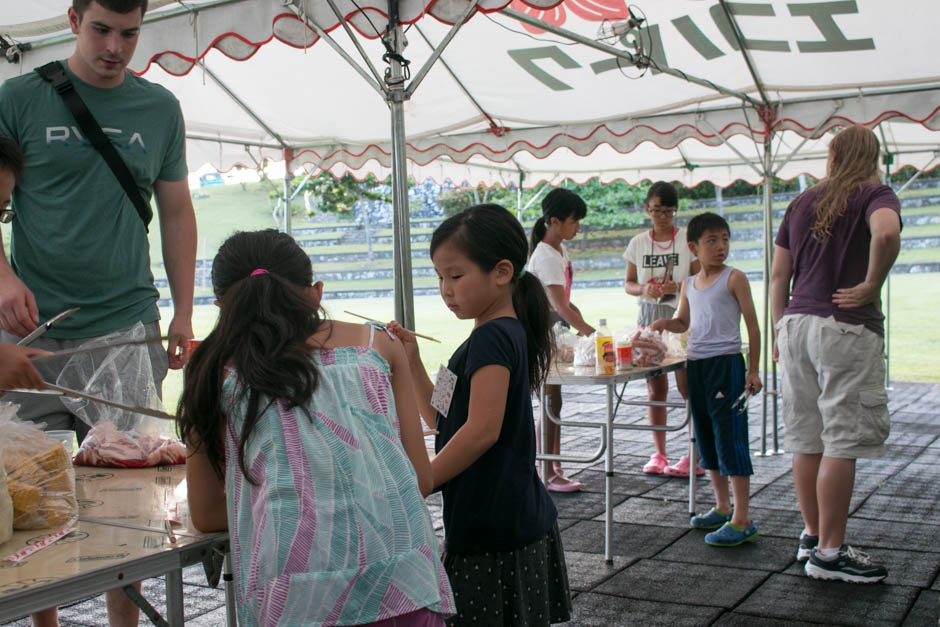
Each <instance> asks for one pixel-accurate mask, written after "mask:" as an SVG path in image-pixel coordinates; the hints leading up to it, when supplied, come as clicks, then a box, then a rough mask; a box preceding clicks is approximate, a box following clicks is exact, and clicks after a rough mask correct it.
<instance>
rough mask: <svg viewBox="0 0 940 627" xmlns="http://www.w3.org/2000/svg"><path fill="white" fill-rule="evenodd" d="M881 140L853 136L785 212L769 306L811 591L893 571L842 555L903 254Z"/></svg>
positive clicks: (873, 421) (876, 420)
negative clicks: (887, 288)
mask: <svg viewBox="0 0 940 627" xmlns="http://www.w3.org/2000/svg"><path fill="white" fill-rule="evenodd" d="M879 155H880V149H879V145H878V139H877V138H876V137H875V135H874V133H872V132H871V131H870V130H869V129H867V128H865V127H864V126H850V127H848V128H846V129H844V130H843V131H841V132H840V133H839V134H838V135H836V136H835V138H833V140H832V142H831V143H830V144H829V161H828V164H827V174H826V178H825V179H823V180H822V181H820V182H819V184H818V185H816V186H814V187H812V188H810V189H808V190H806V191H805V192H804V193H803V194H801V195H800V196H798V197H797V198H796V199H794V201H793V202H792V203H790V206H789V207H788V208H787V211H786V214H785V215H784V217H783V221H782V222H781V224H780V229H779V230H778V232H777V239H776V245H775V247H774V260H773V268H772V271H771V278H770V302H771V310H772V312H773V319H774V326H775V329H776V342H775V345H774V358H775V359H777V358H778V357H779V360H780V365H781V372H782V375H783V376H782V379H783V381H782V386H783V420H784V424H785V425H786V447H787V449H788V450H790V451H792V452H793V483H794V484H795V486H796V496H797V500H798V501H799V504H800V511H801V513H802V515H803V522H804V524H805V528H804V530H803V533H801V534H800V540H799V547H798V549H797V559H798V560H799V561H803V562H806V566H805V570H806V574H807V575H809V576H810V577H813V578H816V579H839V580H842V581H851V582H859V583H870V582H876V581H881V580H882V579H884V578H885V577H886V576H887V574H888V571H887V569H886V568H885V567H884V566H883V565H881V564H876V563H873V562H872V560H871V558H870V557H869V556H868V555H867V554H865V553H862V552H861V551H858V550H857V549H855V548H853V547H851V546H849V545H848V544H846V543H845V526H846V521H847V519H848V514H849V502H850V501H851V498H852V489H853V486H854V483H855V460H856V459H857V458H859V457H862V458H865V457H880V456H881V455H883V454H884V442H885V439H887V437H888V430H889V427H890V425H889V417H888V407H887V401H888V397H887V393H886V392H885V364H884V315H883V314H882V313H881V286H882V284H883V283H884V281H885V279H886V278H887V276H888V272H889V271H890V270H891V266H892V265H893V264H894V260H895V259H896V258H897V254H898V250H899V248H900V232H901V215H900V214H901V209H900V202H899V201H898V197H897V196H896V195H895V193H894V192H893V191H892V190H891V188H890V187H888V186H887V185H882V184H881V183H880V181H879V172H878V157H879Z"/></svg>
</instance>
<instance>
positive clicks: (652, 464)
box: [643, 453, 669, 475]
mask: <svg viewBox="0 0 940 627" xmlns="http://www.w3.org/2000/svg"><path fill="white" fill-rule="evenodd" d="M668 465H669V460H668V459H666V458H665V457H664V456H663V455H660V454H659V453H653V454H652V455H650V460H649V461H648V462H646V465H645V466H643V472H645V473H646V474H648V475H661V474H663V470H664V469H665V468H666V466H668Z"/></svg>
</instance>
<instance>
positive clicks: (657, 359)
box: [633, 327, 666, 368]
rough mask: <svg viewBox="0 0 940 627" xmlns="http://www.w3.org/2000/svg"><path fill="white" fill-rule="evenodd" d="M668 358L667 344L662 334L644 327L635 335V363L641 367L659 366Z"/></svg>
mask: <svg viewBox="0 0 940 627" xmlns="http://www.w3.org/2000/svg"><path fill="white" fill-rule="evenodd" d="M664 359H666V344H665V342H663V338H662V336H661V335H660V334H659V333H657V332H656V331H653V330H652V329H649V328H647V327H644V328H642V329H640V330H639V331H637V332H636V334H635V335H634V336H633V365H634V366H637V367H640V368H648V367H650V366H658V365H659V364H661V363H663V360H664Z"/></svg>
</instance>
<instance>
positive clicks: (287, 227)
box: [284, 146, 294, 235]
mask: <svg viewBox="0 0 940 627" xmlns="http://www.w3.org/2000/svg"><path fill="white" fill-rule="evenodd" d="M293 160H294V151H293V150H292V149H291V148H290V146H287V147H285V148H284V232H285V233H287V234H288V235H290V234H291V224H290V201H291V198H293V196H292V195H291V193H290V184H291V181H293V180H294V173H293V171H292V170H291V161H293Z"/></svg>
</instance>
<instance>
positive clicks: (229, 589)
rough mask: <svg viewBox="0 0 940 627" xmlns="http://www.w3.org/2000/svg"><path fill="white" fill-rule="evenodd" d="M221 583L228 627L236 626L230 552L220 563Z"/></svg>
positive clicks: (233, 580) (233, 578)
mask: <svg viewBox="0 0 940 627" xmlns="http://www.w3.org/2000/svg"><path fill="white" fill-rule="evenodd" d="M222 582H223V583H222V585H223V587H224V588H225V616H226V619H227V624H228V627H237V626H238V620H237V618H236V616H235V576H234V575H233V574H232V554H231V553H226V554H225V561H224V562H223V565H222Z"/></svg>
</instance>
